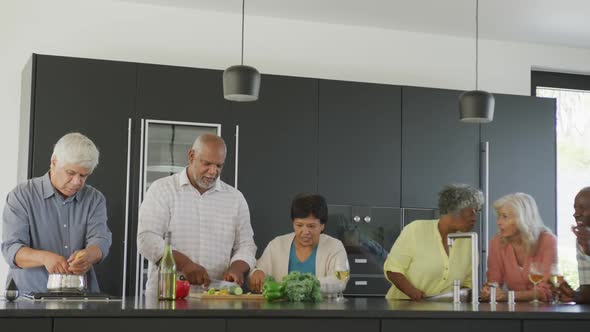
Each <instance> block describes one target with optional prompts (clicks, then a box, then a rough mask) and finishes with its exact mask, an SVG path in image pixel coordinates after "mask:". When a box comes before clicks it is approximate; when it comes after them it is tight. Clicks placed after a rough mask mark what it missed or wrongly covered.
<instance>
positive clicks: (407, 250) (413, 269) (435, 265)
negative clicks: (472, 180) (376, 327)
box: [383, 184, 484, 301]
mask: <svg viewBox="0 0 590 332" xmlns="http://www.w3.org/2000/svg"><path fill="white" fill-rule="evenodd" d="M483 202H484V198H483V194H482V192H481V191H479V190H477V189H475V188H473V187H470V186H468V185H464V184H453V185H447V186H445V187H444V188H443V189H442V190H441V192H440V193H439V200H438V208H439V211H440V214H441V217H440V219H438V220H436V219H435V220H415V221H413V222H412V223H410V224H409V225H407V226H406V227H404V229H403V231H402V232H401V234H400V236H399V237H398V238H397V240H396V241H395V243H394V244H393V247H392V248H391V251H390V252H389V255H388V256H387V260H386V261H385V265H384V267H383V271H384V273H385V277H386V278H387V280H389V281H390V282H391V283H392V286H391V288H390V289H389V292H387V295H386V296H385V297H386V298H388V299H406V300H407V299H411V300H415V301H420V300H422V299H423V298H425V297H429V296H433V295H437V294H441V293H446V292H450V291H452V289H453V280H461V286H462V287H469V286H470V285H471V243H470V240H469V239H457V240H455V242H454V245H453V246H452V247H451V248H449V246H448V244H447V235H448V234H450V233H456V232H468V231H470V230H471V229H472V228H473V226H474V225H475V222H476V221H477V219H478V212H479V210H480V209H481V207H482V205H483Z"/></svg>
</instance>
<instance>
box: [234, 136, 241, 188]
mask: <svg viewBox="0 0 590 332" xmlns="http://www.w3.org/2000/svg"><path fill="white" fill-rule="evenodd" d="M239 153H240V125H236V160H235V166H236V169H235V173H234V174H235V178H234V187H235V188H236V189H238V160H239V158H238V156H239Z"/></svg>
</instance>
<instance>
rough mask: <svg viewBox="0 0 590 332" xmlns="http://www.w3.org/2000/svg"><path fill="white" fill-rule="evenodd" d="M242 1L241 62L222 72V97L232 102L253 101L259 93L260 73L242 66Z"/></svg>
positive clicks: (243, 1) (243, 7)
mask: <svg viewBox="0 0 590 332" xmlns="http://www.w3.org/2000/svg"><path fill="white" fill-rule="evenodd" d="M245 1H246V0H242V62H241V64H240V65H235V66H231V67H228V68H227V69H226V70H224V71H223V97H224V98H225V99H227V100H232V101H255V100H257V99H258V92H259V91H260V73H259V72H258V70H256V68H254V67H250V66H244V9H245Z"/></svg>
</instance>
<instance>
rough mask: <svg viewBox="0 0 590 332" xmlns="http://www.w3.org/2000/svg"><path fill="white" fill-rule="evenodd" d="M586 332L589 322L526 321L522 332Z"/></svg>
mask: <svg viewBox="0 0 590 332" xmlns="http://www.w3.org/2000/svg"><path fill="white" fill-rule="evenodd" d="M557 330H560V331H568V332H586V331H588V321H583V320H565V319H561V320H525V321H524V322H523V324H522V332H551V331H557Z"/></svg>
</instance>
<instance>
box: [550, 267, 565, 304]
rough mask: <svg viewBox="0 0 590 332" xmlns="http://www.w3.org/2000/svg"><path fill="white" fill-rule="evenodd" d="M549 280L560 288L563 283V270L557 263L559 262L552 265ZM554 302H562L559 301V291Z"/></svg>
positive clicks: (556, 287)
mask: <svg viewBox="0 0 590 332" xmlns="http://www.w3.org/2000/svg"><path fill="white" fill-rule="evenodd" d="M549 281H551V284H552V285H553V287H555V289H559V286H561V284H563V273H561V270H560V269H559V265H557V264H552V265H551V277H550V278H549ZM552 303H553V304H559V303H561V302H560V301H559V293H558V292H556V293H555V296H554V298H553V302H552Z"/></svg>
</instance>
